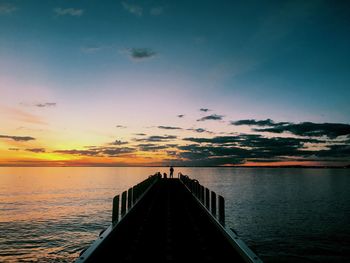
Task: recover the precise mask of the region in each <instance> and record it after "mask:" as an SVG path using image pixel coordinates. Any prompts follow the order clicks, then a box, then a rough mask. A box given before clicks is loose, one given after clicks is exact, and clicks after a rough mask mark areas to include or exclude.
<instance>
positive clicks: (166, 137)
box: [135, 135, 177, 142]
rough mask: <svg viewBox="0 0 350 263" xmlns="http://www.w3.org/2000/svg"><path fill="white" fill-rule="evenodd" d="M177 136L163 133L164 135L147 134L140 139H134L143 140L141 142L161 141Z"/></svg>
mask: <svg viewBox="0 0 350 263" xmlns="http://www.w3.org/2000/svg"><path fill="white" fill-rule="evenodd" d="M176 138H177V136H174V135H164V136H157V135H153V136H149V137H147V138H142V139H135V141H139V142H141V141H143V142H163V141H169V140H174V139H176Z"/></svg>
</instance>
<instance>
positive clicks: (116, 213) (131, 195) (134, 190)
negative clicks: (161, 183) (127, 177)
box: [112, 173, 161, 223]
mask: <svg viewBox="0 0 350 263" xmlns="http://www.w3.org/2000/svg"><path fill="white" fill-rule="evenodd" d="M160 178H161V175H160V174H158V173H157V174H154V175H151V176H149V177H148V178H147V179H146V180H144V181H142V182H141V183H138V184H137V185H135V186H133V187H131V188H129V189H128V190H127V191H124V192H123V193H122V194H121V195H116V196H115V197H114V198H113V209H112V223H116V222H118V221H119V218H123V217H124V216H125V214H126V213H127V211H129V210H130V209H131V208H132V207H133V206H134V205H135V204H136V203H137V201H138V200H140V199H141V198H142V196H143V195H144V194H145V193H146V192H147V191H148V189H150V188H151V186H152V185H153V184H154V183H155V182H156V181H157V180H158V179H160ZM120 196H121V198H120Z"/></svg>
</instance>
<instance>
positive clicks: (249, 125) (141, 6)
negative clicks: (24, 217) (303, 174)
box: [0, 0, 350, 166]
mask: <svg viewBox="0 0 350 263" xmlns="http://www.w3.org/2000/svg"><path fill="white" fill-rule="evenodd" d="M349 12H350V2H348V1H322V0H315V1H260V0H259V1H232V0H228V1H170V0H168V1H167V0H163V1H161V0H154V1H151V0H149V1H129V0H125V1H97V0H96V1H85V0H84V1H83V0H75V1H63V0H61V1H55V0H52V1H39V0H8V1H6V0H5V1H3V0H0V166H6V165H10V166H21V165H29V166H46V165H54V166H55V165H57V166H64V165H73V166H84V165H87V166H89V165H91V166H97V165H111V166H114V165H115V166H121V165H132V166H135V165H171V164H172V165H193V166H197V165H199V166H206V165H209V166H211V165H226V166H229V165H288V164H301V165H346V164H350V103H349V101H350V48H349V47H350V16H349Z"/></svg>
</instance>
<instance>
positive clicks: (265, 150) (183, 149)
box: [177, 134, 348, 165]
mask: <svg viewBox="0 0 350 263" xmlns="http://www.w3.org/2000/svg"><path fill="white" fill-rule="evenodd" d="M183 140H184V141H189V142H193V143H195V144H189V145H182V146H178V147H177V149H178V150H179V153H178V156H179V157H180V158H183V159H184V160H186V162H191V161H193V163H200V161H203V163H206V161H205V160H206V159H210V160H211V162H210V163H211V164H214V163H216V164H218V165H223V164H227V165H232V164H239V163H244V162H247V161H253V160H258V159H261V160H266V161H268V160H270V161H271V160H279V161H281V160H292V159H293V158H294V159H295V158H299V159H300V158H311V157H315V156H316V157H317V156H319V155H317V154H315V153H317V152H318V151H315V150H310V149H309V148H308V147H307V146H306V144H312V145H314V146H315V145H316V146H317V145H321V146H322V145H324V144H325V143H327V142H326V141H324V140H319V139H313V138H290V137H287V138H286V137H273V138H267V137H263V136H262V135H260V134H240V135H237V136H216V137H212V138H193V137H190V138H184V139H183ZM330 150H331V149H330ZM342 150H343V152H342V153H343V154H346V153H347V151H348V148H346V147H343V148H342ZM334 151H335V149H334ZM324 154H325V156H326V155H327V153H326V152H325V153H324ZM332 155H334V154H333V153H332V152H330V151H329V150H328V156H332ZM225 162H227V163H225Z"/></svg>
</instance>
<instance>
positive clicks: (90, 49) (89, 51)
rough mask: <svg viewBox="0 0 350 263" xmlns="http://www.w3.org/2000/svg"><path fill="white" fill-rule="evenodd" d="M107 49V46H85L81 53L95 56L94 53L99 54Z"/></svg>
mask: <svg viewBox="0 0 350 263" xmlns="http://www.w3.org/2000/svg"><path fill="white" fill-rule="evenodd" d="M105 48H106V47H105V46H102V45H101V46H97V45H96V46H84V47H81V49H80V50H81V51H82V52H83V53H87V54H93V53H96V52H99V51H101V50H103V49H105Z"/></svg>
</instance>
